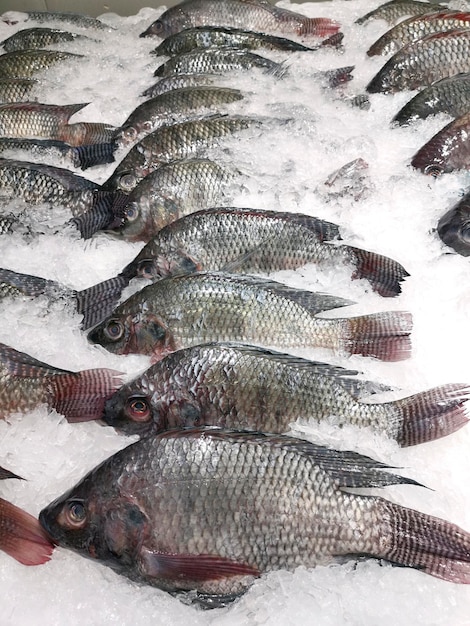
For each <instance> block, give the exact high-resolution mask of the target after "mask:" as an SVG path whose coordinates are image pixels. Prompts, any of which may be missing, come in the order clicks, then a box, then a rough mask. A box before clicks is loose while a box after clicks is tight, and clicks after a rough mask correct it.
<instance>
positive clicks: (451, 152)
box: [411, 112, 470, 176]
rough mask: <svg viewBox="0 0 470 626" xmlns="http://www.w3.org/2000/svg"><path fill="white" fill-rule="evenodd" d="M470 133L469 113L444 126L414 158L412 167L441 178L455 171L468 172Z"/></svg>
mask: <svg viewBox="0 0 470 626" xmlns="http://www.w3.org/2000/svg"><path fill="white" fill-rule="evenodd" d="M469 132H470V112H467V113H465V114H464V115H462V116H461V117H458V118H457V119H455V120H453V121H452V122H450V123H449V124H447V125H446V126H444V128H443V129H442V130H440V131H439V132H438V133H436V134H435V135H434V137H432V138H431V139H430V140H429V141H428V142H427V143H425V144H424V146H423V147H422V148H420V150H418V152H417V153H416V154H415V155H414V157H413V158H412V160H411V165H412V166H413V167H416V168H417V169H419V170H421V171H422V172H424V173H425V174H430V175H432V176H440V175H441V174H444V173H447V172H452V171H453V170H461V169H464V170H468V169H469V167H470V153H469V150H468V134H469Z"/></svg>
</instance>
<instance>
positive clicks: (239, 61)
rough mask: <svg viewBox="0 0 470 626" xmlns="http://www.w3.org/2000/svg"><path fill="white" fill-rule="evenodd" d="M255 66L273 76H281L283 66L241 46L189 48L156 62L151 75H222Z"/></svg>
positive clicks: (284, 69)
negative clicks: (160, 62)
mask: <svg viewBox="0 0 470 626" xmlns="http://www.w3.org/2000/svg"><path fill="white" fill-rule="evenodd" d="M253 68H257V69H260V70H263V71H266V72H267V73H269V74H272V75H273V76H277V77H281V76H282V75H283V74H284V73H285V72H286V68H285V67H284V65H283V64H282V63H276V62H275V61H272V60H271V59H267V58H265V57H262V56H260V55H259V54H255V53H254V52H250V51H249V50H245V49H244V48H240V49H239V48H230V47H229V46H226V47H220V48H218V47H215V46H214V47H212V48H204V49H203V50H191V51H190V52H184V53H183V54H179V55H178V56H175V57H171V58H170V59H169V60H168V61H166V62H165V63H163V64H162V65H160V66H159V67H158V68H157V69H156V70H155V72H154V73H153V75H154V76H173V75H175V74H223V73H226V72H234V71H235V72H236V71H238V70H248V69H253Z"/></svg>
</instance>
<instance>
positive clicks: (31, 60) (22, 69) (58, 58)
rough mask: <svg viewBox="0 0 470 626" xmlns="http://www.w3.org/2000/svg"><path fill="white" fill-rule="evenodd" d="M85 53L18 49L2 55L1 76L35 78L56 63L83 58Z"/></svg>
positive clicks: (0, 62) (0, 61)
mask: <svg viewBox="0 0 470 626" xmlns="http://www.w3.org/2000/svg"><path fill="white" fill-rule="evenodd" d="M81 58H83V55H81V54H73V53H72V52H59V51H58V50H16V51H15V52H7V53H6V54H2V55H0V78H34V76H35V75H36V74H38V73H39V72H42V71H44V70H47V69H49V68H50V67H52V66H53V65H55V64H56V63H61V62H62V61H70V60H73V59H81Z"/></svg>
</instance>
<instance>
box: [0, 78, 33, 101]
mask: <svg viewBox="0 0 470 626" xmlns="http://www.w3.org/2000/svg"><path fill="white" fill-rule="evenodd" d="M37 84H38V81H37V80H35V79H33V78H0V103H2V104H3V103H6V102H32V101H34V100H36V98H34V97H32V95H31V91H32V90H33V88H34V86H35V85H37Z"/></svg>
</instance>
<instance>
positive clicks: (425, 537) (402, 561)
mask: <svg viewBox="0 0 470 626" xmlns="http://www.w3.org/2000/svg"><path fill="white" fill-rule="evenodd" d="M378 503H380V504H379V506H380V509H382V510H381V511H380V513H381V517H382V519H383V524H385V525H386V526H387V527H388V529H387V535H389V538H388V541H387V542H386V545H385V546H384V548H385V549H384V553H383V554H380V555H378V556H381V557H383V558H386V559H387V560H389V561H392V562H393V563H396V564H397V565H402V566H406V567H414V568H415V569H419V570H422V571H424V572H426V573H427V574H431V576H436V577H437V578H442V579H443V580H447V581H449V582H454V583H466V584H470V533H468V532H466V531H465V530H463V529H462V528H459V526H457V525H455V524H451V523H450V522H446V521H445V520H442V519H439V518H438V517H433V516H431V515H426V514H424V513H420V512H419V511H415V510H413V509H408V508H405V507H402V506H399V505H397V504H393V503H391V502H387V501H385V500H379V501H378Z"/></svg>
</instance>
